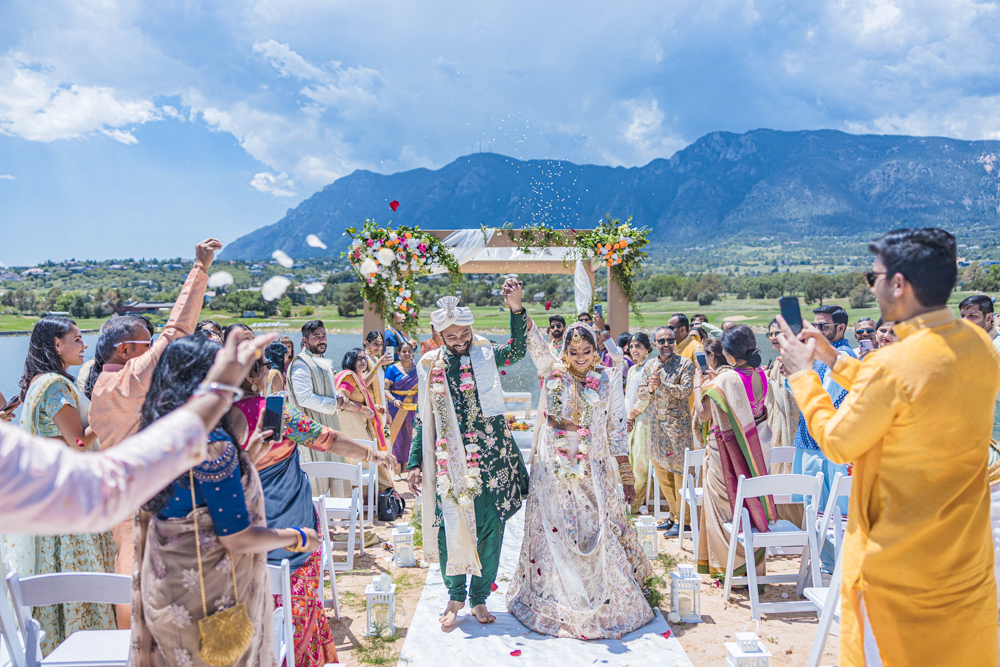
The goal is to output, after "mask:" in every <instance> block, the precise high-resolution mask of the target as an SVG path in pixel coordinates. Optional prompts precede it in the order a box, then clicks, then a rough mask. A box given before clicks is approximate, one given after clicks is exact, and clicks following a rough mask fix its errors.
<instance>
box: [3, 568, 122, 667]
mask: <svg viewBox="0 0 1000 667" xmlns="http://www.w3.org/2000/svg"><path fill="white" fill-rule="evenodd" d="M7 586H8V588H9V589H10V595H11V598H13V600H14V614H15V615H16V617H17V622H18V625H20V627H21V630H22V633H23V634H22V639H23V641H24V646H25V657H26V661H25V664H26V667H33V666H34V665H36V664H40V665H45V667H50V666H51V667H54V666H56V665H60V666H67V667H68V666H70V665H74V666H79V665H95V666H96V665H100V666H101V667H114V666H117V665H123V666H125V665H129V664H131V656H130V650H131V649H130V640H131V631H130V630H80V631H79V632H74V633H73V634H71V635H70V636H69V637H67V638H66V640H65V641H63V643H62V644H60V645H59V646H58V647H56V649H55V650H54V651H52V653H50V654H49V655H48V656H47V657H46V658H45V659H44V660H41V661H38V660H37V656H39V655H40V650H41V649H40V646H39V642H41V627H40V625H39V624H38V621H36V620H35V619H33V618H32V617H31V608H32V607H43V606H45V605H50V604H64V603H66V602H95V603H103V604H131V602H132V577H130V576H127V575H124V574H106V573H104V572H62V573H58V574H40V575H37V576H34V577H23V578H22V577H21V576H20V575H19V574H18V573H17V572H11V573H10V574H8V575H7Z"/></svg>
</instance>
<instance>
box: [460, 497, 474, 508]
mask: <svg viewBox="0 0 1000 667" xmlns="http://www.w3.org/2000/svg"><path fill="white" fill-rule="evenodd" d="M458 504H459V505H461V506H462V507H468V506H469V505H471V504H472V498H470V497H469V496H468V495H464V496H461V497H459V499H458Z"/></svg>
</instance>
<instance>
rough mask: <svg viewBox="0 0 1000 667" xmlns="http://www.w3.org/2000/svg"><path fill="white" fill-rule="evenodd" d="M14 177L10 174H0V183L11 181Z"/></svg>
mask: <svg viewBox="0 0 1000 667" xmlns="http://www.w3.org/2000/svg"><path fill="white" fill-rule="evenodd" d="M13 180H14V177H13V176H12V175H11V174H0V181H13Z"/></svg>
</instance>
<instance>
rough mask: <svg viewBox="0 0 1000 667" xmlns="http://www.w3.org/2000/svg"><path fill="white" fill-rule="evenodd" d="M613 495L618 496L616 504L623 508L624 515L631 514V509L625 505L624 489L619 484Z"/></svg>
mask: <svg viewBox="0 0 1000 667" xmlns="http://www.w3.org/2000/svg"><path fill="white" fill-rule="evenodd" d="M615 495H616V496H618V502H620V503H621V504H622V507H624V508H625V514H626V515H629V514H631V513H632V508H631V507H630V506H629V505H627V504H626V503H625V487H624V486H622V485H621V484H619V485H618V488H616V489H615Z"/></svg>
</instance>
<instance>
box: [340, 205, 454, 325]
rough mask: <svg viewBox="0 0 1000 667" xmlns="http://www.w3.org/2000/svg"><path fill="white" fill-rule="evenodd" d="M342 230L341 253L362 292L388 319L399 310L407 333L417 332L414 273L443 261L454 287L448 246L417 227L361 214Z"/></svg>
mask: <svg viewBox="0 0 1000 667" xmlns="http://www.w3.org/2000/svg"><path fill="white" fill-rule="evenodd" d="M344 234H345V235H347V236H349V237H351V245H350V246H349V247H348V249H347V251H345V252H342V253H340V256H341V257H347V258H348V259H349V260H350V262H351V270H352V271H353V272H354V275H355V276H357V278H358V282H359V284H360V286H361V295H362V296H363V297H364V299H365V301H367V302H368V303H369V305H370V306H371V308H372V310H374V311H375V312H376V313H378V314H379V315H380V316H382V317H383V318H385V319H386V320H387V321H389V320H390V317H389V316H390V314H391V313H394V312H397V311H399V312H402V313H404V314H405V315H406V319H405V320H404V322H403V330H404V331H406V332H407V333H410V334H411V335H415V334H416V332H417V318H418V317H419V315H420V304H419V303H418V302H417V300H416V299H415V298H414V293H415V292H416V278H417V277H418V276H425V275H428V274H429V273H430V272H431V269H432V268H433V267H435V266H442V267H444V268H446V269H447V270H448V276H449V278H451V282H452V286H453V287H454V286H455V285H457V284H458V283H460V282H461V280H462V274H461V272H460V270H459V266H458V262H457V261H456V260H455V256H454V255H452V254H451V250H449V249H448V247H447V246H446V245H444V243H442V242H441V241H440V240H439V239H438V238H437V237H436V236H432V235H431V234H428V233H427V232H424V231H421V230H420V229H419V228H417V227H405V226H402V225H401V226H399V227H397V228H396V229H393V228H392V227H390V226H388V225H387V226H382V225H379V224H378V223H376V222H375V221H374V220H365V225H364V227H362V228H361V229H360V230H358V229H355V228H354V227H351V228H349V229H348V230H347V231H346V232H344Z"/></svg>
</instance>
